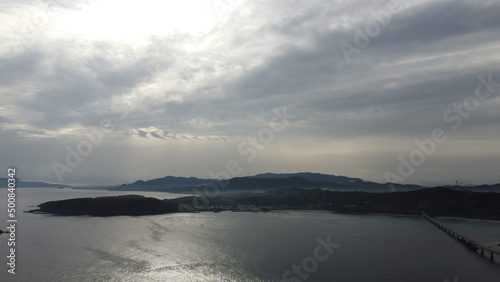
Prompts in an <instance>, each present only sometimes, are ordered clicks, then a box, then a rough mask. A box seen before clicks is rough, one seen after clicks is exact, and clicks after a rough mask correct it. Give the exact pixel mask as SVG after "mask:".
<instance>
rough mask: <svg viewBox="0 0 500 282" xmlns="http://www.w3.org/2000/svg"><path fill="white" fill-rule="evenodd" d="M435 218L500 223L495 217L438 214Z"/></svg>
mask: <svg viewBox="0 0 500 282" xmlns="http://www.w3.org/2000/svg"><path fill="white" fill-rule="evenodd" d="M435 218H443V219H455V220H468V221H483V222H494V223H500V220H494V219H480V218H467V217H456V216H436V217H435Z"/></svg>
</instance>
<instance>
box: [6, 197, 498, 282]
mask: <svg viewBox="0 0 500 282" xmlns="http://www.w3.org/2000/svg"><path fill="white" fill-rule="evenodd" d="M118 194H124V193H123V192H108V191H90V190H72V189H47V188H26V189H22V188H20V189H18V194H17V200H18V204H19V207H18V222H17V229H16V274H15V275H12V274H9V273H8V272H7V269H8V267H7V255H8V247H7V235H6V234H2V235H1V236H0V240H2V242H0V256H1V257H0V261H1V262H2V264H1V266H0V281H73V282H74V281H410V282H411V281H436V282H442V281H446V280H447V281H460V282H463V281H475V282H478V281H479V282H480V281H500V263H498V262H500V257H499V258H498V259H497V263H491V262H490V261H489V260H488V259H485V258H481V256H480V255H478V254H476V253H474V252H473V251H471V250H469V249H467V248H465V247H464V246H462V245H461V244H460V243H458V242H457V241H455V240H454V239H453V238H451V237H450V236H449V235H447V234H445V233H444V232H442V231H441V230H439V229H438V228H436V227H435V226H434V225H432V224H430V223H429V222H427V221H426V220H424V219H422V218H416V217H393V216H385V215H342V214H333V213H329V212H303V211H290V212H270V213H241V212H221V213H190V214H189V213H186V214H180V213H179V214H165V215H155V216H140V217H131V216H119V217H106V218H101V217H87V216H80V217H60V216H51V215H39V214H27V213H21V211H22V210H29V209H32V208H31V207H28V206H33V205H37V204H40V203H42V202H45V201H49V200H56V199H67V198H77V197H88V196H105V195H118ZM129 194H130V193H129ZM133 194H137V193H135V192H133ZM139 194H143V195H146V196H153V197H158V198H173V197H178V196H179V195H176V194H166V193H147V192H145V193H139ZM0 195H1V197H0V229H2V230H5V227H6V226H7V222H6V220H7V216H6V210H7V196H6V190H4V189H2V190H0ZM441 221H442V222H444V223H446V224H450V227H453V228H456V229H457V230H459V231H461V232H463V233H465V234H467V235H470V236H472V237H474V238H475V239H476V240H478V241H480V242H484V243H493V242H500V223H499V222H480V221H467V220H453V219H442V220H441ZM283 278H285V279H283Z"/></svg>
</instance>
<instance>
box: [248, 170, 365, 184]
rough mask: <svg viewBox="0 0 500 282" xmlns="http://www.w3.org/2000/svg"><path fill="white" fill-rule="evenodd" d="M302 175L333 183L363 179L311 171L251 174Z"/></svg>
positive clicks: (275, 176) (274, 176) (284, 176)
mask: <svg viewBox="0 0 500 282" xmlns="http://www.w3.org/2000/svg"><path fill="white" fill-rule="evenodd" d="M295 176H298V177H302V178H304V179H307V180H310V181H328V182H335V183H345V182H355V181H363V180H362V179H361V178H352V177H347V176H337V175H330V174H321V173H312V172H297V173H262V174H257V175H255V176H252V177H254V178H289V177H295Z"/></svg>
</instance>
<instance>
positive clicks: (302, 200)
mask: <svg viewBox="0 0 500 282" xmlns="http://www.w3.org/2000/svg"><path fill="white" fill-rule="evenodd" d="M38 208H39V209H36V210H32V211H29V212H32V213H47V214H54V215H89V216H116V215H154V214H164V213H172V212H201V211H210V212H221V211H233V212H258V211H271V210H325V211H332V212H338V213H383V214H395V215H414V216H419V215H420V214H421V211H424V212H426V213H427V214H429V215H430V216H449V217H460V218H472V219H488V220H500V193H493V192H486V193H485V192H471V191H457V190H452V189H448V188H443V187H436V188H426V189H420V190H415V191H408V192H391V193H367V192H339V191H329V190H322V189H317V188H316V189H300V188H289V189H279V190H273V191H268V192H265V193H220V194H218V195H215V196H213V197H204V196H203V195H199V196H187V197H180V198H175V199H165V200H160V199H155V198H149V197H143V196H138V195H127V196H113V197H98V198H79V199H70V200H62V201H51V202H46V203H43V204H40V205H39V206H38Z"/></svg>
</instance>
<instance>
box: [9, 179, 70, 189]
mask: <svg viewBox="0 0 500 282" xmlns="http://www.w3.org/2000/svg"><path fill="white" fill-rule="evenodd" d="M7 187H8V180H7V178H0V188H7ZM16 187H17V188H51V187H53V188H71V186H69V185H65V184H53V183H47V182H42V181H30V180H20V179H18V178H16Z"/></svg>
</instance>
